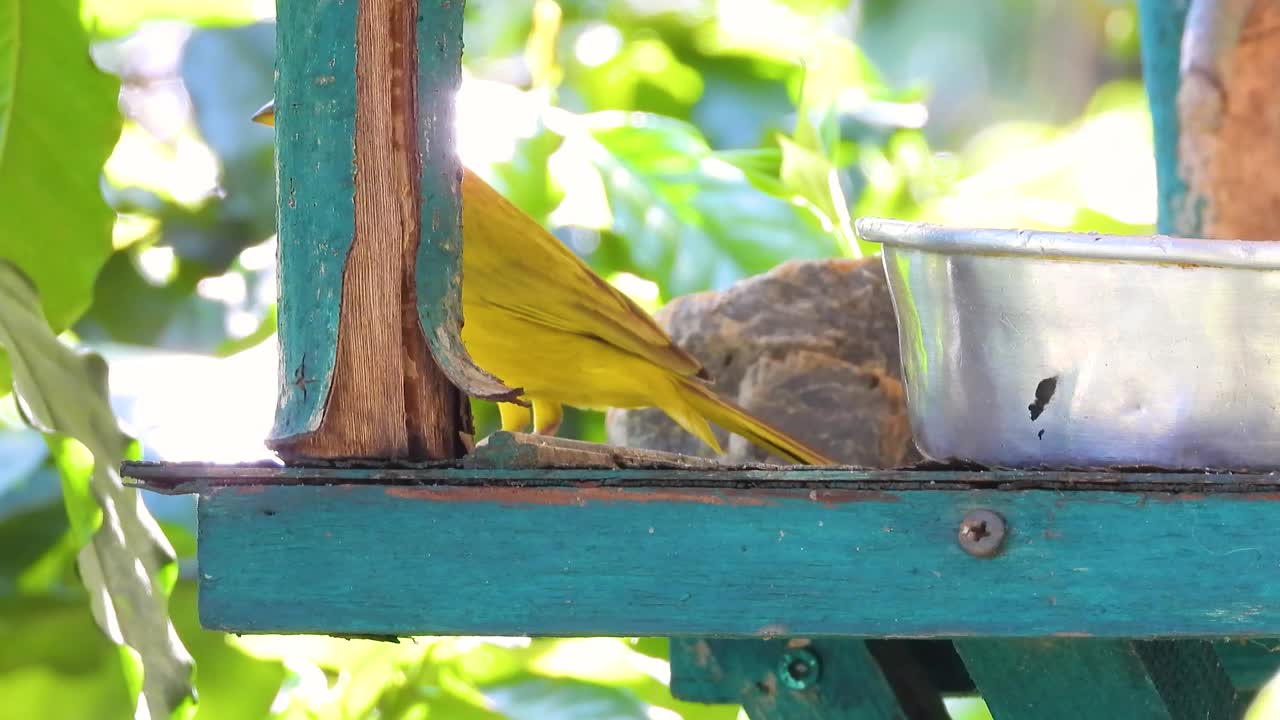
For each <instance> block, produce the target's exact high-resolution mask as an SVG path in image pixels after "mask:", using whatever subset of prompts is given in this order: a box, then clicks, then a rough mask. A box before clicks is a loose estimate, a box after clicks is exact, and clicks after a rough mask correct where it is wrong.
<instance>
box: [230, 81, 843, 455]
mask: <svg viewBox="0 0 1280 720" xmlns="http://www.w3.org/2000/svg"><path fill="white" fill-rule="evenodd" d="M269 108H270V106H268V108H264V109H263V110H262V111H260V112H259V113H258V115H257V116H255V119H256V120H259V121H260V122H264V123H265V124H273V121H274V117H273V115H272V112H271V110H270V109H269ZM462 316H463V326H462V342H463V345H465V346H466V349H467V352H468V353H469V354H470V355H471V358H472V360H474V361H475V362H476V364H477V365H479V366H480V367H481V368H484V369H485V370H486V371H488V372H489V373H491V374H493V375H495V376H496V377H498V378H499V379H500V380H502V381H503V382H504V383H506V384H507V385H508V386H509V387H518V388H522V389H523V391H524V397H525V399H527V400H528V401H529V403H530V404H531V405H532V408H531V409H530V408H525V407H522V406H519V405H514V404H510V403H500V404H499V409H500V411H501V414H502V426H503V429H504V430H511V431H518V430H525V429H527V428H528V427H529V425H530V421H531V420H532V424H533V428H534V431H535V432H541V433H547V434H554V433H555V431H556V430H557V429H558V427H559V425H560V419H561V417H562V413H563V406H565V405H569V406H572V407H578V408H586V409H601V410H603V409H608V408H644V407H657V408H660V409H661V410H663V411H664V412H665V413H666V414H667V415H669V416H670V417H671V418H672V419H673V420H675V421H676V422H677V423H679V424H680V426H681V427H683V428H684V429H686V430H688V431H689V432H690V433H693V434H694V435H695V436H697V437H699V438H701V439H702V440H703V441H704V442H706V443H707V445H709V446H710V447H712V448H713V449H714V450H715V451H716V452H717V453H719V452H722V450H721V449H720V446H719V443H717V442H716V439H715V436H714V435H713V434H712V432H711V428H710V427H709V425H708V422H709V421H710V422H713V423H715V424H717V425H720V426H721V427H723V428H724V429H726V430H728V431H730V432H734V433H737V434H739V435H742V436H743V437H745V438H747V439H748V440H750V441H752V442H754V443H756V444H757V445H760V446H761V447H764V448H766V449H768V450H769V451H771V452H773V453H776V454H778V455H781V456H783V457H787V458H790V459H791V460H794V461H796V462H801V463H806V464H820V465H822V464H833V461H831V460H829V459H827V458H825V457H823V455H822V454H821V453H819V452H817V451H816V450H813V449H812V448H810V447H808V446H806V445H805V444H804V443H802V442H800V441H799V440H796V439H795V438H792V437H790V436H789V435H786V434H785V433H783V432H781V431H780V430H777V429H776V428H773V427H771V426H769V425H768V424H766V423H765V422H763V421H761V420H759V419H758V418H755V417H752V416H751V415H750V414H748V413H747V412H746V411H744V410H742V409H741V408H738V407H737V406H735V405H733V404H731V403H729V402H726V401H725V400H723V399H721V398H719V397H717V396H716V395H715V394H714V393H713V392H711V390H710V389H709V388H708V387H707V386H706V383H705V380H704V378H705V375H706V373H705V371H704V370H703V368H702V365H701V364H700V363H699V362H698V361H697V360H696V359H694V358H693V357H692V356H691V355H689V354H688V353H686V352H684V351H683V350H681V349H680V348H679V347H677V346H676V345H675V343H673V342H672V340H671V338H670V337H669V336H668V335H667V334H666V332H664V331H663V330H662V328H660V327H659V326H658V324H657V323H656V322H654V320H653V318H652V317H650V316H649V315H648V313H646V312H645V311H644V310H642V309H641V308H640V307H639V306H637V305H636V304H635V303H634V302H632V301H631V300H630V299H629V298H628V297H627V296H626V295H624V294H623V293H622V292H620V291H619V290H617V289H616V288H614V287H613V286H612V285H609V284H608V283H607V282H605V281H604V280H603V279H602V278H600V276H599V275H597V274H596V273H595V272H594V271H593V270H592V269H591V268H590V267H589V266H588V265H587V264H586V263H584V262H583V261H582V260H581V259H580V258H579V257H578V256H577V255H575V254H574V253H573V252H572V251H570V250H569V249H568V248H567V247H565V246H564V244H562V243H561V242H560V241H559V240H557V239H556V237H555V236H554V235H552V234H551V233H550V232H548V231H547V230H546V229H545V228H543V227H542V226H541V225H540V224H539V223H538V222H537V221H535V220H534V219H533V218H531V217H529V216H528V215H527V214H525V213H524V212H523V211H521V210H520V209H519V208H517V207H516V206H515V205H513V204H511V203H510V202H509V201H508V200H507V199H506V198H504V197H503V196H502V195H501V194H499V193H498V192H497V191H496V190H494V189H493V188H492V187H490V186H489V185H488V184H487V183H485V182H484V181H483V180H482V179H480V178H479V177H478V176H476V175H475V174H474V173H472V172H471V171H470V170H467V169H465V168H464V170H463V179H462Z"/></svg>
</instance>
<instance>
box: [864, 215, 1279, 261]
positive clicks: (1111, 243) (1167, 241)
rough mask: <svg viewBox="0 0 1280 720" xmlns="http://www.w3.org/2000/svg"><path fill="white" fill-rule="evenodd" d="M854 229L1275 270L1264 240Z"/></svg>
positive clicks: (962, 248) (930, 245) (953, 246)
mask: <svg viewBox="0 0 1280 720" xmlns="http://www.w3.org/2000/svg"><path fill="white" fill-rule="evenodd" d="M854 231H855V232H856V233H857V235H858V237H859V238H861V239H863V240H865V241H867V242H873V243H877V244H880V245H885V246H890V247H899V248H907V249H912V250H926V251H931V252H937V253H943V254H951V255H1017V256H1031V257H1038V258H1043V259H1062V260H1102V261H1111V262H1140V263H1150V264H1157V265H1178V266H1205V267H1225V268H1243V269H1248V270H1280V242H1275V241H1268V240H1209V239H1205V238H1189V237H1174V236H1171V235H1162V234H1155V235H1115V234H1108V233H1078V232H1061V231H1048V230H1017V229H1012V228H978V227H959V226H953V225H939V224H935V223H923V222H910V221H907V220H896V219H893V218H881V217H860V218H858V219H857V221H855V223H854Z"/></svg>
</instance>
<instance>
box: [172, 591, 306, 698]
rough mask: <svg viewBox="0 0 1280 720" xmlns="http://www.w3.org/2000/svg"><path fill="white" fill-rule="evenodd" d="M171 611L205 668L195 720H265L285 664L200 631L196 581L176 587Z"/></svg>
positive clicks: (229, 638)
mask: <svg viewBox="0 0 1280 720" xmlns="http://www.w3.org/2000/svg"><path fill="white" fill-rule="evenodd" d="M169 612H170V614H171V615H172V616H173V623H174V625H175V626H176V627H177V629H178V634H179V635H180V636H181V637H182V641H183V643H184V644H186V646H187V647H188V648H190V649H191V654H192V655H193V656H194V657H195V659H196V662H197V663H198V664H199V666H200V668H201V669H202V670H204V672H201V673H197V676H196V692H197V693H198V694H199V696H200V707H199V709H198V712H197V714H196V720H203V719H205V718H208V719H210V720H221V719H222V718H233V719H238V718H246V719H247V718H265V717H268V716H269V712H270V710H271V704H272V702H273V701H274V700H275V698H276V694H277V693H278V692H279V691H280V684H281V683H282V682H283V681H284V678H285V675H286V671H285V668H284V665H283V664H282V663H280V662H278V661H272V660H262V659H259V658H256V657H253V656H252V655H250V654H248V653H246V652H245V651H244V649H243V648H241V647H240V646H238V645H237V644H236V642H235V638H234V637H233V636H231V635H228V634H227V633H221V632H214V631H212V630H205V629H204V628H202V627H200V620H199V617H198V615H197V613H196V584H195V582H194V581H191V580H184V581H181V582H179V583H178V584H177V586H176V587H175V588H174V589H173V595H172V596H171V597H170V599H169Z"/></svg>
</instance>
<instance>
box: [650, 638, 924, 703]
mask: <svg viewBox="0 0 1280 720" xmlns="http://www.w3.org/2000/svg"><path fill="white" fill-rule="evenodd" d="M671 658H672V664H671V694H672V695H674V696H675V697H678V698H681V699H683V700H688V701H690V702H699V701H701V698H703V697H706V696H707V693H706V691H705V690H704V689H703V688H701V687H690V685H691V684H697V683H698V681H699V680H705V679H709V678H714V679H715V680H716V681H718V684H719V686H720V687H721V688H724V689H727V690H729V691H728V692H726V693H725V696H724V697H717V698H715V699H714V700H713V702H721V703H730V702H731V703H735V704H740V705H742V706H743V708H744V709H745V710H746V711H747V713H748V714H749V715H750V717H751V719H752V720H774V719H777V720H784V719H785V720H792V719H793V718H815V719H816V718H824V719H825V718H830V719H831V720H839V719H845V718H847V719H849V720H854V719H855V718H856V719H858V720H864V719H865V720H874V719H881V718H883V719H884V720H893V719H895V718H904V717H922V716H921V715H919V714H917V713H912V712H909V711H907V710H906V709H905V708H904V706H903V703H902V702H900V701H899V699H898V696H897V694H896V693H895V692H894V688H893V687H892V686H891V685H890V683H889V681H888V679H887V678H886V677H885V674H884V672H883V671H882V670H881V667H880V665H878V664H877V662H876V660H875V658H874V657H872V655H871V653H870V652H868V651H867V648H866V644H865V643H863V642H862V641H860V640H832V639H825V640H817V641H808V640H804V641H792V640H784V639H779V640H767V641H750V640H717V639H697V640H674V641H672V653H671ZM796 662H801V663H804V668H805V669H806V672H805V675H804V676H802V677H801V678H799V679H797V677H796V676H795V675H794V674H793V673H792V672H790V666H791V665H792V664H793V663H796ZM939 707H941V705H940V703H939Z"/></svg>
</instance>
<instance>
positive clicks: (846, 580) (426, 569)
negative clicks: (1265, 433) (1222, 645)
mask: <svg viewBox="0 0 1280 720" xmlns="http://www.w3.org/2000/svg"><path fill="white" fill-rule="evenodd" d="M454 472H457V471H454ZM619 475H620V476H622V477H626V476H627V474H619ZM599 476H600V473H599V471H597V477H599ZM469 477H470V478H471V479H472V480H474V479H475V476H474V475H472V476H469ZM937 487H938V484H932V485H929V486H924V485H919V486H916V488H915V489H903V488H900V489H893V490H888V489H860V490H852V489H818V488H804V487H799V488H790V489H785V488H776V487H775V488H770V489H755V488H724V487H720V488H714V487H711V488H676V487H647V488H646V487H610V486H606V485H601V484H600V483H598V482H597V483H591V482H580V483H574V484H569V485H562V486H549V487H520V486H518V485H494V486H475V485H424V486H419V487H412V486H403V485H400V486H376V485H336V486H248V487H226V488H211V489H209V490H208V493H207V494H206V495H204V496H202V497H201V499H200V505H199V518H200V525H199V532H200V544H199V553H200V557H199V562H200V573H201V585H200V592H201V602H200V609H201V617H202V620H203V622H204V623H205V624H206V625H207V626H209V627H213V628H219V629H225V630H232V631H235V632H338V633H356V634H360V633H365V634H387V635H396V634H497V635H504V634H513V635H519V634H534V635H547V636H555V635H568V636H579V635H640V636H653V635H661V636H677V637H678V636H698V635H708V636H719V637H741V638H747V637H786V636H800V637H831V636H845V637H848V636H857V637H964V636H986V637H1028V636H1048V635H1055V634H1071V635H1079V634H1084V635H1096V636H1107V637H1150V636H1192V637H1200V636H1240V637H1246V636H1275V635H1277V634H1280V583H1276V582H1274V573H1275V571H1276V568H1277V567H1280V524H1277V523H1275V522H1274V519H1275V517H1276V512H1277V510H1278V509H1280V506H1278V505H1277V502H1280V494H1277V493H1275V492H1262V493H1245V492H1238V493H1213V494H1209V493H1204V492H1195V493H1189V492H1188V493H1181V494H1175V493H1166V492H1108V491H1077V492H1069V493H1068V492H1060V491H1053V490H947V489H937ZM944 487H945V485H944ZM975 508H989V509H991V510H994V511H996V512H998V513H1000V514H1001V515H1002V516H1003V517H1004V518H1005V520H1006V522H1007V524H1008V528H1009V529H1008V537H1007V539H1006V541H1005V543H1004V546H1003V548H1002V549H1001V551H1000V552H999V553H998V554H996V555H995V556H994V557H990V558H978V557H974V556H972V555H969V554H968V553H966V552H965V551H964V550H962V549H961V548H960V546H959V544H958V542H957V533H958V528H959V525H960V523H961V519H962V518H963V517H964V516H965V514H966V513H968V512H969V511H970V510H973V509H975ZM1189 579H1194V587H1192V586H1189V584H1188V583H1189V582H1190V581H1189ZM1155 609H1158V611H1155Z"/></svg>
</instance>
